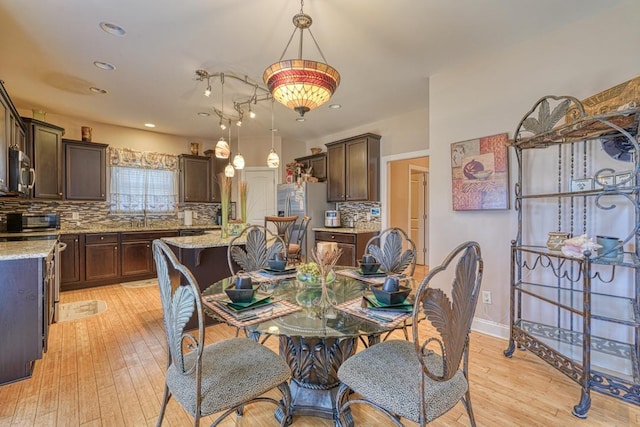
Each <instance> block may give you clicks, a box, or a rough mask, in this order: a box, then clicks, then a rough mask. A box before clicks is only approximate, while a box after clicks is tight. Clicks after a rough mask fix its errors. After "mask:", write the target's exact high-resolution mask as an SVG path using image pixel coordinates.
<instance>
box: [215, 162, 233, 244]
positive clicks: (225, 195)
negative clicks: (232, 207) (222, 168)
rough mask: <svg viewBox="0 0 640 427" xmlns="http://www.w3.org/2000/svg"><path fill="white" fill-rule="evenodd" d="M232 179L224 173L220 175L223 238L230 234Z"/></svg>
mask: <svg viewBox="0 0 640 427" xmlns="http://www.w3.org/2000/svg"><path fill="white" fill-rule="evenodd" d="M232 182H233V179H232V178H229V177H227V176H225V175H224V173H219V174H218V183H219V184H220V198H221V200H220V209H222V212H221V217H222V224H221V225H222V230H221V235H222V237H223V238H224V237H227V236H228V233H229V227H228V224H229V204H230V203H231V184H232Z"/></svg>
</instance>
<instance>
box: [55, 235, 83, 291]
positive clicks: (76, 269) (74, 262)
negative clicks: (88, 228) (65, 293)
mask: <svg viewBox="0 0 640 427" xmlns="http://www.w3.org/2000/svg"><path fill="white" fill-rule="evenodd" d="M60 243H64V244H66V245H67V246H66V248H65V250H64V251H62V252H60V289H62V290H66V289H67V288H68V285H70V284H75V283H78V282H80V280H82V278H83V277H84V268H83V264H84V263H83V260H84V235H81V234H63V235H61V236H60Z"/></svg>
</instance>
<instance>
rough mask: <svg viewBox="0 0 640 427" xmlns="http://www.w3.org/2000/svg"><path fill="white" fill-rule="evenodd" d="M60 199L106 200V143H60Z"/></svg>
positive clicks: (70, 141)
mask: <svg viewBox="0 0 640 427" xmlns="http://www.w3.org/2000/svg"><path fill="white" fill-rule="evenodd" d="M62 144H63V148H64V198H65V199H67V200H107V197H106V196H107V160H106V159H107V153H106V152H107V147H108V145H107V144H98V143H95V142H81V141H72V140H69V139H63V140H62Z"/></svg>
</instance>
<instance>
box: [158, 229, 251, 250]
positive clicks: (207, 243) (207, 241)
mask: <svg viewBox="0 0 640 427" xmlns="http://www.w3.org/2000/svg"><path fill="white" fill-rule="evenodd" d="M231 239H233V236H230V237H226V238H224V239H223V238H222V236H221V232H220V230H212V231H205V233H204V234H203V235H200V236H183V237H163V238H162V240H163V241H165V242H166V243H167V244H169V245H173V246H177V247H179V248H183V249H204V248H215V247H221V246H229V242H230V241H231ZM244 242H245V236H242V237H240V238H239V239H238V240H236V241H235V242H234V243H235V244H238V245H241V244H243V243H244Z"/></svg>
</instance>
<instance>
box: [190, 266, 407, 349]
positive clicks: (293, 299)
mask: <svg viewBox="0 0 640 427" xmlns="http://www.w3.org/2000/svg"><path fill="white" fill-rule="evenodd" d="M233 283H234V277H227V278H225V279H222V280H220V281H218V282H216V283H214V284H212V285H211V286H209V287H208V288H207V289H206V290H205V291H203V293H202V295H203V297H205V299H207V298H206V297H207V296H212V295H219V294H222V293H224V289H225V288H227V287H229V286H232V285H233ZM402 284H403V285H404V286H410V287H411V288H412V289H413V290H415V286H416V284H415V283H414V280H413V279H410V278H409V279H402ZM327 286H328V290H329V293H330V294H331V297H332V299H333V300H334V302H335V306H334V307H332V308H330V309H329V310H328V311H326V312H323V313H320V312H319V310H317V307H314V306H313V305H312V304H308V301H309V300H313V299H314V298H315V297H316V296H317V295H318V294H319V293H320V292H321V288H319V287H314V286H308V285H307V286H305V285H304V284H302V283H300V282H298V281H296V279H295V278H291V277H288V278H283V279H278V278H277V277H274V279H273V280H271V281H266V282H262V283H261V284H260V290H259V292H261V293H267V294H269V295H270V296H271V299H272V300H274V301H286V302H288V303H291V305H294V304H295V305H296V306H299V307H301V309H300V310H297V311H295V312H293V313H288V314H285V315H282V316H279V317H274V318H270V319H267V320H264V321H262V320H260V321H254V322H253V323H251V324H250V325H248V326H246V329H247V331H248V332H249V333H258V334H270V335H284V336H300V337H321V338H328V337H349V336H360V335H376V334H381V333H383V332H385V331H388V330H390V329H393V328H394V327H395V326H396V325H398V324H399V323H402V321H404V320H405V319H407V318H408V317H409V316H410V315H411V313H410V312H409V313H396V312H386V311H385V312H377V311H376V312H374V311H370V310H366V309H361V308H360V302H361V300H362V296H363V295H365V294H369V293H370V289H371V286H372V284H371V283H370V282H367V281H364V280H360V279H358V278H357V277H349V276H346V275H342V274H336V278H335V280H334V281H333V282H332V283H330V284H328V285H327ZM257 310H266V307H265V308H264V309H262V308H261V309H256V311H257Z"/></svg>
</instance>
